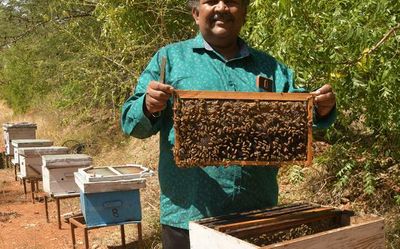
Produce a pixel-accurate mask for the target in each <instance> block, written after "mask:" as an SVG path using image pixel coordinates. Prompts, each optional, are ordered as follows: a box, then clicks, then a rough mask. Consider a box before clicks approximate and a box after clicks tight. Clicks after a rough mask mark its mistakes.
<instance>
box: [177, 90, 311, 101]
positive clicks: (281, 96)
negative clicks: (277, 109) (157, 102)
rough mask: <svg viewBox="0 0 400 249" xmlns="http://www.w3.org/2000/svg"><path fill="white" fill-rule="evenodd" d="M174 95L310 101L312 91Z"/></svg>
mask: <svg viewBox="0 0 400 249" xmlns="http://www.w3.org/2000/svg"><path fill="white" fill-rule="evenodd" d="M174 96H175V97H177V98H181V99H232V100H271V101H308V100H309V99H311V98H313V96H314V95H313V94H310V93H271V92H222V91H188V90H175V91H174Z"/></svg>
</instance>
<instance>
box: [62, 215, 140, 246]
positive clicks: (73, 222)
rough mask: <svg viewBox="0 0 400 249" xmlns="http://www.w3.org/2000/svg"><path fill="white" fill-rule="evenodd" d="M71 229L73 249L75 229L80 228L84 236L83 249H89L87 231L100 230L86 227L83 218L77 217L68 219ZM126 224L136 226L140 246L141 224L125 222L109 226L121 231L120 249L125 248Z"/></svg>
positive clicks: (138, 222)
mask: <svg viewBox="0 0 400 249" xmlns="http://www.w3.org/2000/svg"><path fill="white" fill-rule="evenodd" d="M68 221H69V223H70V227H71V239H72V248H73V249H75V248H77V245H76V238H75V229H76V228H81V229H83V235H84V240H85V243H84V245H85V249H89V230H93V229H98V228H102V227H103V226H101V227H87V226H86V222H85V219H84V217H83V216H77V217H71V218H69V219H68ZM128 224H136V226H137V233H138V240H137V242H138V243H139V244H140V243H141V242H142V240H143V235H142V223H141V222H140V221H134V222H125V223H121V224H117V225H111V226H119V228H120V231H121V244H122V248H126V239H125V225H128Z"/></svg>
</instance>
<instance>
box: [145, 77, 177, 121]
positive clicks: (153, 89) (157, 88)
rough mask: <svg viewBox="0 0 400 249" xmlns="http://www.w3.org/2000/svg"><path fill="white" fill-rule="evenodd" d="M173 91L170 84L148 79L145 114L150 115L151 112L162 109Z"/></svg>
mask: <svg viewBox="0 0 400 249" xmlns="http://www.w3.org/2000/svg"><path fill="white" fill-rule="evenodd" d="M173 91H174V88H173V87H172V86H170V85H167V84H162V83H160V82H157V81H150V83H149V86H148V87H147V90H146V99H145V110H144V111H145V115H146V116H147V117H151V116H152V114H154V113H157V112H160V111H162V110H164V109H165V107H166V105H167V101H168V99H169V98H170V97H171V95H172V92H173Z"/></svg>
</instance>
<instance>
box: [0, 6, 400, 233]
mask: <svg viewBox="0 0 400 249" xmlns="http://www.w3.org/2000/svg"><path fill="white" fill-rule="evenodd" d="M399 16H400V1H392V0H381V1H374V0H353V1H350V0H336V1H316V0H305V1H294V0H253V1H251V4H250V9H249V13H248V16H247V21H246V25H245V28H244V29H243V30H242V37H243V38H244V39H245V40H246V41H248V42H249V43H250V44H251V45H252V46H254V47H256V48H258V49H260V50H263V51H266V52H268V53H270V54H271V55H273V56H275V57H276V58H278V59H279V60H281V61H283V62H285V64H288V65H289V66H290V67H292V68H293V69H294V70H295V72H296V74H297V77H296V82H297V84H298V85H301V86H305V87H307V88H309V89H314V88H317V87H319V86H321V85H322V84H325V83H328V82H329V83H330V84H332V85H333V87H334V90H335V92H336V96H337V109H338V119H337V122H336V124H335V126H334V127H333V128H332V129H330V130H328V132H326V133H324V134H323V135H324V138H325V139H326V140H328V141H329V142H332V143H335V145H334V146H332V147H331V149H330V150H329V151H328V152H327V153H326V154H325V155H324V156H323V157H320V158H318V159H317V164H318V165H321V166H322V167H324V168H325V169H326V172H325V173H326V174H325V175H323V176H322V177H324V178H326V179H329V180H327V181H326V182H327V185H326V186H325V187H326V188H328V189H329V190H330V191H332V194H336V195H339V196H345V197H346V198H349V199H350V200H359V201H363V202H365V203H368V205H366V206H369V207H370V210H373V209H374V208H376V209H377V210H382V209H380V208H379V206H380V205H387V207H393V206H399V203H400V201H399V200H400V197H399V196H400V180H399V179H400V169H399V167H400V166H399V165H400V150H399V146H400V108H399V104H398V103H400V91H398V89H399V87H400V80H399V77H398V72H399V71H400V45H399V44H400V20H399ZM196 32H197V30H196V28H195V26H194V24H193V21H192V18H191V16H190V13H189V11H188V10H187V9H186V7H185V1H178V0H153V1H150V0H126V1H117V0H96V1H93V0H84V1H82V0H59V1H56V0H35V1H33V0H23V1H21V0H8V1H1V4H0V33H1V34H2V36H1V37H0V87H1V88H0V97H1V98H3V99H5V100H6V101H7V103H8V104H9V105H10V106H11V107H12V108H13V109H14V110H15V111H19V112H24V111H27V110H29V108H32V107H38V108H40V107H41V106H43V102H49V101H51V103H52V104H53V105H54V106H55V108H58V109H60V110H65V111H68V113H72V114H71V115H70V116H68V117H66V118H65V119H63V121H64V122H68V121H69V120H73V121H74V124H76V123H79V122H81V123H89V124H96V123H97V124H102V126H103V127H104V126H105V127H107V126H109V127H113V128H115V129H117V128H118V127H116V125H115V123H116V120H118V113H119V109H120V106H121V104H122V103H123V101H124V100H125V99H126V97H127V95H129V94H130V93H131V92H132V87H134V86H135V82H136V80H137V78H138V77H139V76H140V73H141V72H142V70H143V68H144V67H145V66H146V64H147V63H148V61H149V59H150V57H151V56H152V55H153V54H154V52H155V51H156V50H157V49H159V48H160V47H161V46H163V45H165V44H168V43H171V42H174V41H178V40H182V39H186V38H189V37H192V36H193V35H194V34H195V33H196ZM47 106H49V104H47ZM68 119H69V120H68ZM289 173H290V176H289V177H290V179H291V181H292V182H293V183H294V184H299V183H301V182H302V181H303V180H304V178H303V177H304V172H303V171H302V170H301V169H299V168H296V167H294V168H292V170H291V171H290V172H289ZM385 191H386V192H385ZM376 195H379V196H382V197H384V198H375V196H376ZM397 229H398V228H397ZM397 240H398V239H397Z"/></svg>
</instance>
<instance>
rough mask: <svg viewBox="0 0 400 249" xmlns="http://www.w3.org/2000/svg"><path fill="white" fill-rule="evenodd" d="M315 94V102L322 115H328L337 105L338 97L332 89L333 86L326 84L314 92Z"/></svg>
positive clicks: (319, 113)
mask: <svg viewBox="0 0 400 249" xmlns="http://www.w3.org/2000/svg"><path fill="white" fill-rule="evenodd" d="M311 94H314V96H315V99H314V104H315V106H316V107H317V112H318V115H319V116H320V117H324V116H326V115H328V114H329V113H330V112H331V111H332V109H333V107H334V106H335V105H336V97H335V94H334V93H333V91H332V86H331V85H329V84H326V85H324V86H322V87H321V88H320V89H318V90H316V91H314V92H312V93H311Z"/></svg>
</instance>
